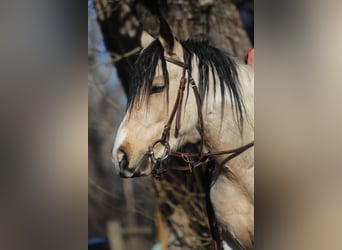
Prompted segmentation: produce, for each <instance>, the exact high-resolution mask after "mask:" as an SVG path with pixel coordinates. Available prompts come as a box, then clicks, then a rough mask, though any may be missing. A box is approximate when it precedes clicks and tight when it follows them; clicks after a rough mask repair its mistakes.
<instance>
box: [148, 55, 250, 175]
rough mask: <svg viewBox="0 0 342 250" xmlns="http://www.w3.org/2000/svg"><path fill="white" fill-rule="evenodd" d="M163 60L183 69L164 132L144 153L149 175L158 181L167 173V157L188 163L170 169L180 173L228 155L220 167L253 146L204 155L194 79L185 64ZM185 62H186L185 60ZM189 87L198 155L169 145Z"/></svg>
mask: <svg viewBox="0 0 342 250" xmlns="http://www.w3.org/2000/svg"><path fill="white" fill-rule="evenodd" d="M165 60H166V61H168V62H170V63H173V64H175V65H177V66H179V67H182V68H183V73H182V77H181V79H180V82H179V88H178V94H177V98H176V102H175V104H174V106H173V109H172V112H171V115H170V117H169V120H168V122H167V123H166V125H165V126H164V130H163V133H162V136H161V138H160V139H159V140H157V141H155V142H154V143H153V144H152V145H150V146H149V147H148V151H147V152H146V155H148V156H149V157H150V159H151V162H152V172H151V174H152V175H153V176H154V177H155V178H157V179H159V178H160V176H161V174H162V173H164V172H166V171H167V167H166V164H163V163H164V162H165V160H166V159H167V158H168V157H169V156H175V157H179V158H182V159H183V160H184V161H186V162H187V163H188V166H177V167H175V166H174V167H172V169H175V170H180V171H188V170H190V171H192V169H193V168H195V167H198V166H201V165H202V163H204V162H205V161H206V160H207V159H208V158H209V157H210V156H214V155H229V156H228V157H227V158H226V159H225V160H224V161H223V162H222V163H221V165H223V164H225V163H227V162H228V161H229V160H231V159H233V158H235V157H237V156H238V155H240V154H241V153H243V152H244V151H246V150H247V149H249V148H250V147H252V146H254V141H252V142H250V143H248V144H245V145H243V146H241V147H238V148H234V149H230V150H225V151H218V152H207V153H204V152H203V149H204V123H203V114H202V99H201V96H200V94H199V91H198V88H197V86H196V84H195V81H194V79H193V78H192V76H191V72H190V70H189V67H188V65H187V64H186V63H183V62H181V61H178V60H176V59H173V58H170V57H165ZM185 61H186V60H185ZM186 72H188V79H187V78H186ZM187 84H188V86H190V87H191V88H192V90H193V93H194V95H195V98H196V104H197V113H198V125H199V133H200V137H201V142H200V153H185V152H178V151H172V150H171V148H170V144H169V139H170V130H171V126H172V122H173V120H174V119H176V124H175V137H176V138H177V137H178V135H179V130H180V123H181V115H182V104H183V96H184V90H185V87H186V85H187ZM158 144H161V145H162V146H163V147H164V152H163V154H162V155H161V156H160V157H156V155H155V152H154V149H155V147H156V146H157V145H158ZM192 157H198V158H199V160H198V161H195V162H194V161H191V160H190V158H192Z"/></svg>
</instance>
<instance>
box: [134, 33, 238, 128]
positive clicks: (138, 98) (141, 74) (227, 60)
mask: <svg viewBox="0 0 342 250" xmlns="http://www.w3.org/2000/svg"><path fill="white" fill-rule="evenodd" d="M179 42H180V43H181V45H182V47H183V50H184V60H185V62H186V64H187V65H189V73H190V74H191V71H192V69H191V63H190V62H191V61H192V59H193V57H194V56H195V57H196V58H197V63H198V68H199V75H198V79H199V80H198V86H199V91H200V95H201V97H202V100H203V99H204V98H205V96H206V95H207V94H208V91H209V84H208V82H209V81H208V80H209V74H210V73H212V75H213V78H214V95H216V85H217V84H220V90H221V91H220V94H221V98H222V100H223V102H222V107H223V106H224V99H225V92H226V91H228V93H229V95H230V98H231V100H232V107H233V108H234V110H235V114H236V118H237V122H238V124H239V125H240V128H242V124H243V111H244V110H245V108H244V103H243V100H242V97H241V90H240V82H239V77H238V73H237V64H236V62H235V61H234V60H233V59H232V57H231V56H229V55H228V54H227V53H225V52H223V51H221V50H219V49H217V48H214V47H211V46H209V45H208V44H206V43H205V42H202V41H197V40H191V39H190V40H184V41H183V40H180V41H179ZM159 60H161V62H162V70H163V75H164V81H165V85H166V88H167V90H168V86H169V77H168V72H167V68H166V61H165V58H164V50H163V47H162V45H161V44H160V42H159V41H158V40H154V41H153V42H152V43H151V44H150V45H149V46H148V47H147V48H145V49H144V50H143V51H142V53H141V54H140V55H139V57H138V59H137V60H136V62H135V64H134V66H133V72H132V75H131V85H130V94H129V102H128V104H129V106H131V105H136V104H139V103H141V102H142V101H144V100H147V99H148V96H149V90H150V88H151V85H152V80H153V78H154V75H155V70H156V66H157V64H158V62H159ZM215 72H216V77H218V79H216V77H215ZM179 77H181V76H179ZM193 77H194V79H195V81H197V77H196V76H193ZM217 80H218V81H217ZM167 93H168V91H167ZM222 112H223V108H222ZM222 114H223V113H222Z"/></svg>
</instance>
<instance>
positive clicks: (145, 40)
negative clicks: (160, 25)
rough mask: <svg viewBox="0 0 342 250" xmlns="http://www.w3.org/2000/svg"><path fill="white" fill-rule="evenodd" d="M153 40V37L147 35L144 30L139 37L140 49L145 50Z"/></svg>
mask: <svg viewBox="0 0 342 250" xmlns="http://www.w3.org/2000/svg"><path fill="white" fill-rule="evenodd" d="M153 40H154V38H153V36H151V35H150V34H149V33H147V32H146V31H145V30H143V31H142V33H141V37H140V45H141V47H142V48H146V47H147V46H148V45H149V44H150V43H151V42H152V41H153Z"/></svg>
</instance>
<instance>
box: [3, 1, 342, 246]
mask: <svg viewBox="0 0 342 250" xmlns="http://www.w3.org/2000/svg"><path fill="white" fill-rule="evenodd" d="M122 2H126V1H120V3H122ZM148 2H152V1H144V2H143V3H142V5H144V4H147V3H148ZM157 2H159V1H157ZM162 2H164V3H165V2H166V3H167V4H168V6H169V8H168V9H166V10H163V8H161V11H162V13H163V15H164V14H165V17H166V19H167V21H169V22H170V23H171V26H173V28H176V29H177V31H176V32H177V35H178V36H179V37H183V38H187V37H188V35H187V34H189V36H194V37H198V36H197V34H199V33H201V32H202V33H203V30H202V29H201V27H202V25H201V24H202V23H201V22H200V21H199V20H197V19H195V20H196V22H194V23H196V27H195V26H194V29H191V30H190V29H189V31H188V32H185V31H182V30H183V29H185V28H183V26H182V25H178V26H175V25H174V23H173V20H174V19H175V20H178V19H184V20H187V21H186V23H188V24H189V25H190V24H191V20H188V19H191V17H194V18H195V17H196V16H197V15H196V14H192V15H187V13H188V12H189V13H193V12H192V10H189V8H188V9H186V7H182V8H176V7H174V6H170V5H169V3H170V2H172V1H162ZM179 2H182V1H179ZM184 2H185V1H184ZM189 2H190V4H191V2H193V1H189ZM216 2H217V1H195V3H196V6H195V5H190V7H191V9H193V11H194V13H195V11H198V12H201V11H203V12H204V13H212V14H213V13H214V14H213V15H210V16H211V17H212V18H214V17H216V16H217V17H219V16H221V14H220V13H221V12H227V11H229V10H230V8H228V7H224V8H223V7H222V6H220V7H222V8H219V10H217V8H216V9H215V7H214V6H215V5H216ZM218 2H220V1H218ZM225 2H228V4H232V2H229V1H225ZM87 3H88V4H87V9H86V5H85V1H63V0H60V1H52V0H44V1H43V0H28V1H19V0H13V1H3V3H2V8H1V9H0V14H1V15H0V32H1V39H0V53H1V57H0V64H1V67H0V73H1V74H0V87H1V91H0V103H1V105H0V112H1V123H0V138H1V142H2V143H1V147H0V153H1V168H0V169H1V174H0V187H1V188H0V197H1V206H0V221H1V223H0V249H7V250H12V249H13V250H22V249H35V250H36V249H49V250H60V249H63V250H68V249H70V250H71V249H72V250H75V249H80V250H83V249H86V248H87V247H88V241H87V239H91V238H92V239H94V240H93V242H90V243H94V245H96V242H97V243H101V242H102V244H103V247H105V242H104V241H103V239H99V238H93V237H98V236H100V237H103V238H107V240H108V235H109V234H108V233H107V231H108V229H107V227H108V228H114V229H115V228H118V227H120V228H121V229H122V231H124V229H125V228H127V226H126V225H128V222H127V221H128V219H126V218H127V217H128V214H134V218H135V222H136V224H134V225H136V226H137V227H139V230H140V231H139V233H140V235H142V234H143V233H142V231H141V227H144V226H146V225H147V227H148V228H149V229H147V230H146V231H145V235H150V236H149V238H148V237H145V236H144V237H143V238H146V239H148V242H146V244H144V245H143V244H141V248H143V247H146V248H150V247H151V246H153V245H154V244H155V243H156V242H159V236H158V233H157V232H158V230H156V228H158V227H157V226H156V225H160V223H159V224H158V223H156V222H155V221H159V222H160V220H158V218H160V216H158V215H156V212H158V211H160V205H159V202H158V200H157V202H149V201H150V199H151V200H152V199H155V198H158V197H157V196H155V195H153V196H152V195H151V196H148V195H145V194H146V192H145V190H144V192H143V193H144V196H143V199H142V201H143V202H142V203H143V204H144V206H146V207H147V208H146V209H145V208H144V209H145V210H141V209H136V213H133V212H132V213H129V212H127V211H132V210H134V209H130V208H129V206H128V205H127V204H128V203H127V202H126V198H125V197H126V195H125V191H124V190H125V188H124V184H123V183H122V182H121V180H120V179H118V178H117V179H116V176H115V175H114V173H113V172H112V170H111V169H112V167H111V166H110V165H106V166H105V164H102V163H100V164H99V163H94V162H95V159H96V157H94V155H102V156H103V157H102V156H101V157H98V158H97V159H101V161H107V164H110V160H109V155H110V144H111V143H112V141H111V140H113V136H114V134H115V128H114V126H116V124H117V122H116V121H115V119H113V120H112V118H108V123H107V122H106V119H105V118H104V119H100V120H98V119H96V121H95V122H94V120H95V119H92V118H91V117H90V115H88V111H89V113H91V112H93V111H90V109H92V108H90V105H89V104H88V97H89V103H93V101H94V102H95V103H96V102H97V103H101V102H103V101H99V100H100V99H101V98H102V97H101V98H98V101H96V97H95V95H99V96H103V94H102V92H103V93H106V94H105V96H106V95H108V96H109V97H110V99H111V100H112V99H113V97H114V96H116V92H112V88H110V89H109V92H106V91H107V90H108V89H107V88H106V87H105V85H106V84H108V85H110V84H115V82H114V80H113V82H107V83H106V84H105V83H104V82H98V83H99V84H101V85H100V86H101V88H99V90H101V91H102V92H100V91H99V90H96V89H95V88H96V87H95V86H93V82H92V79H99V78H100V79H101V77H103V79H106V78H107V77H108V75H109V74H112V73H110V72H112V71H113V70H114V69H113V68H114V67H115V69H116V71H117V74H118V75H120V71H121V70H119V65H118V63H116V64H115V66H114V64H113V63H109V64H108V65H109V66H110V69H109V70H107V69H108V68H105V70H103V72H104V74H102V73H101V74H97V77H98V78H95V77H93V76H92V73H91V70H90V69H91V68H96V66H94V65H95V64H94V63H93V62H94V60H93V59H91V58H92V57H93V58H97V59H96V60H103V61H106V60H107V59H106V58H105V57H102V59H101V58H100V57H99V55H102V52H103V50H104V52H105V53H107V51H111V50H109V49H108V48H109V47H108V45H106V38H105V35H104V34H106V33H107V34H110V33H108V32H103V31H102V29H103V28H101V25H100V21H99V19H98V13H97V10H96V6H95V5H94V3H91V4H89V1H88V2H87ZM117 3H119V1H112V2H111V4H112V5H106V4H100V6H109V10H116V9H118V8H117V7H116V6H118V5H117ZM133 3H134V1H130V2H128V1H127V4H128V5H129V6H131V4H133ZM205 3H209V6H210V4H211V3H213V5H212V6H213V7H212V8H209V9H208V8H205V7H204V6H203V4H204V5H205ZM200 4H202V5H200ZM341 4H342V2H341V1H339V0H327V1H318V0H316V1H315V0H310V1H308V0H302V1H258V2H255V6H254V7H255V18H254V20H255V36H254V39H255V47H256V52H255V53H256V54H255V55H256V57H255V58H256V64H255V72H256V74H255V86H256V87H255V94H256V95H255V96H256V97H255V117H256V133H255V137H256V138H255V139H256V147H255V160H256V168H257V169H256V172H255V173H256V176H255V189H256V204H255V219H256V249H270V250H274V249H277V250H282V249H299V250H302V249H311V250H313V249H336V250H340V249H341V235H342V214H341V211H342V195H341V190H342V186H341V176H342V167H341V166H342V165H341V149H342V133H341V128H342V116H341V107H342V98H341V93H342V84H341V68H342V56H341V51H342V29H341V27H342V15H341V9H342V6H341ZM138 6H141V5H136V7H137V9H138ZM157 6H159V4H158V5H157ZM198 6H202V7H201V8H200V10H198ZM233 6H235V7H234V8H235V9H239V8H240V6H239V4H238V3H236V5H233ZM139 8H140V7H139ZM174 9H175V10H177V9H181V10H182V9H184V12H185V11H186V13H181V14H180V15H175V16H173V15H171V11H172V10H174ZM94 10H95V11H94ZM91 11H94V12H93V13H94V14H90V13H89V12H91ZM128 12H130V11H128ZM136 12H138V11H136ZM169 12H170V15H168V13H169ZM100 13H103V14H104V15H105V14H106V13H107V12H105V11H100ZM110 13H111V12H110ZM233 13H237V12H233ZM106 15H107V14H106ZM115 16H117V17H119V15H114V17H115ZM213 16H214V17H213ZM223 16H227V18H228V17H230V16H228V15H223ZM233 16H234V17H236V16H235V15H233ZM242 16H243V15H242V13H241V12H240V17H241V18H242ZM121 17H122V18H123V19H124V20H129V18H128V17H126V15H122V16H121ZM91 18H93V19H91ZM143 19H144V20H145V18H139V19H138V20H139V21H141V20H143ZM91 20H95V22H93V23H95V24H96V23H97V25H99V30H100V33H101V35H100V36H102V38H100V37H98V36H97V35H96V36H95V37H97V38H98V39H99V40H102V39H103V42H104V44H105V45H104V47H102V48H101V47H100V48H99V50H100V51H101V53H91V52H90V49H89V47H90V46H89V44H90V41H91V40H92V39H90V37H92V35H91V32H90V30H92V31H94V30H95V29H96V28H91V23H92V22H91ZM104 20H105V19H104ZM208 20H211V19H208ZM234 20H239V18H237V19H234ZM86 23H87V24H88V25H87V27H86ZM117 23H118V22H114V21H113V22H110V24H111V25H113V26H114V27H116V25H117ZM152 23H153V22H152ZM223 23H224V24H225V25H221V26H216V25H213V26H210V29H211V30H213V31H215V27H220V32H223V31H222V30H223V29H224V28H225V27H227V26H229V21H228V20H226V21H224V22H223ZM226 24H227V25H226ZM108 25H109V24H108ZM145 25H146V24H144V26H145ZM127 26H128V28H129V27H132V26H134V25H131V24H129V23H127ZM146 26H148V25H146ZM109 27H110V25H109ZM151 27H152V26H151ZM177 27H178V28H177ZM184 27H187V26H184ZM233 27H236V29H237V30H236V31H237V35H234V36H227V40H228V37H233V38H234V37H239V39H240V37H241V36H240V34H243V36H244V37H245V38H246V39H242V38H241V44H244V45H241V51H240V50H238V52H237V53H241V55H242V54H243V51H244V49H245V47H246V48H247V47H248V48H249V47H250V46H251V45H252V44H253V40H252V39H250V38H249V37H250V36H248V38H247V35H246V33H245V31H246V30H247V28H246V29H240V28H238V27H241V26H239V25H238V24H236V25H235V24H234V25H233ZM229 28H230V30H234V29H231V27H230V26H229ZM113 30H117V28H115V29H113ZM122 30H126V29H122ZM152 31H153V30H152ZM152 31H151V32H152ZM190 31H191V33H190ZM178 32H179V33H178ZM197 32H199V33H197ZM220 32H216V34H217V33H220ZM214 33H215V32H214ZM211 34H212V33H210V32H206V34H204V35H203V34H202V35H203V36H204V37H209V39H210V41H211V42H212V43H213V44H214V43H215V41H214V37H215V36H214V35H213V36H212V38H211V37H210V35H211ZM247 34H248V32H247ZM118 37H119V36H113V38H112V41H113V44H114V42H115V41H120V39H119V38H118ZM97 38H96V39H97ZM221 38H222V37H221ZM211 39H213V40H211ZM86 41H88V44H87V45H88V46H87V47H88V49H86ZM124 41H126V40H124ZM221 41H223V42H221V43H218V45H217V46H218V47H221V48H224V49H226V47H225V46H227V47H228V46H231V45H230V42H229V41H226V40H224V39H223V40H221ZM245 42H246V44H245ZM124 44H129V43H128V42H127V43H126V42H125V43H124ZM237 47H240V46H237ZM104 48H105V49H104ZM134 48H135V46H134V44H133V45H132V47H131V48H129V49H128V50H124V51H121V52H120V51H119V52H118V54H121V55H123V54H124V52H128V51H131V50H132V49H134ZM227 50H229V48H227ZM239 51H240V52H239ZM122 52H123V53H122ZM91 54H93V56H91ZM233 54H235V53H233ZM236 55H239V56H238V57H239V58H242V57H240V54H236ZM107 58H111V60H113V58H112V57H111V54H109V55H108V56H107ZM101 65H103V64H101ZM95 75H96V74H95ZM113 75H114V74H113ZM86 76H88V77H87V78H88V79H87V78H86ZM104 76H106V77H104ZM111 77H112V79H119V80H120V84H119V86H122V85H123V82H124V80H122V79H124V78H123V77H121V76H119V77H114V76H111ZM119 88H121V87H119ZM91 89H93V90H94V91H93V90H91ZM122 89H123V92H124V89H125V88H124V87H122ZM118 91H119V90H118ZM91 92H93V93H92V94H91ZM95 93H96V94H95ZM88 95H89V96H88ZM90 95H94V97H91V96H90ZM119 96H120V95H119ZM121 98H122V97H121V96H120V98H119V100H121ZM123 99H124V98H123ZM113 100H115V102H117V101H118V100H117V99H113ZM122 101H123V102H124V100H122ZM120 102H121V101H119V103H120ZM109 106H113V105H111V104H110V105H109ZM94 110H98V111H96V112H95V113H96V115H98V116H100V115H103V114H105V113H106V112H108V113H110V114H111V115H113V116H119V115H120V114H119V112H118V111H117V110H116V109H114V108H112V107H110V108H108V109H106V108H101V109H95V108H94ZM100 110H102V111H100ZM106 110H107V111H106ZM108 110H112V111H108ZM88 116H89V117H88ZM108 117H109V116H108ZM88 118H89V119H88ZM88 120H89V123H88ZM94 123H99V124H100V127H103V129H96V130H98V131H97V132H96V133H98V134H99V135H98V136H96V137H99V138H100V137H101V136H105V135H106V138H107V139H106V140H108V141H107V144H106V143H104V141H105V140H103V141H101V140H100V139H99V140H98V141H99V145H101V146H100V147H99V148H102V149H101V150H102V151H101V153H94V152H92V153H91V152H90V151H92V150H94V151H95V150H96V149H94V148H96V147H93V146H91V145H88V143H87V142H88V135H89V137H91V133H93V132H91V131H89V129H88V126H89V128H92V127H94ZM106 124H109V125H108V126H113V129H107V128H106V126H107V125H106ZM95 127H96V126H95ZM90 130H91V129H90ZM100 131H101V132H100ZM102 131H108V132H102ZM96 133H95V132H94V134H96ZM96 137H95V138H96ZM96 140H97V139H91V138H89V144H93V143H90V141H95V142H96ZM95 144H96V143H95ZM104 145H107V146H104ZM87 146H89V152H88V147H87ZM99 152H100V150H99ZM88 156H89V159H88ZM107 156H108V158H107ZM88 160H89V168H90V167H91V166H93V167H94V166H96V165H98V166H103V167H102V168H103V169H104V171H107V172H106V174H105V175H104V174H101V170H100V171H98V173H96V171H97V170H95V169H89V168H88ZM88 170H89V175H88ZM104 171H103V172H104ZM99 176H100V177H99ZM101 176H102V177H101ZM104 176H108V180H107V181H106V183H107V184H105V183H102V180H101V179H106V178H107V177H104ZM90 177H91V178H90ZM110 178H113V179H111V180H109V179H110ZM136 181H138V180H135V183H136ZM145 182H146V183H147V184H146V186H144V188H145V187H146V188H147V191H149V190H150V188H151V185H152V184H151V183H153V182H152V181H149V180H147V181H145ZM93 184H94V185H93ZM134 185H135V184H134ZM137 185H138V184H137ZM127 186H128V187H129V186H130V185H127ZM179 186H180V187H181V185H179ZM88 189H89V192H88ZM136 189H137V188H136V187H135V188H134V187H133V190H134V192H133V193H134V202H136V201H137V200H138V198H137V196H138V194H139V192H137V190H136ZM91 190H93V191H91ZM114 190H115V192H114ZM126 190H127V189H126ZM193 190H195V189H193ZM108 191H109V192H108ZM128 191H129V188H128ZM138 191H139V190H138ZM195 191H196V190H195ZM91 192H94V193H95V195H94V196H95V197H94V198H90V197H89V196H91V194H90V193H91ZM153 192H154V194H155V190H153ZM120 193H123V195H122V194H121V195H120ZM117 194H118V195H117ZM118 196H119V197H118ZM120 196H121V197H120ZM97 197H100V198H99V199H101V201H99V202H95V199H97ZM127 197H129V192H128V195H127ZM88 198H89V199H88ZM106 199H107V200H109V202H108V201H106ZM146 199H148V202H146ZM193 200H194V199H193ZM89 204H93V205H92V206H93V208H91V206H90V205H89ZM197 204H202V203H197ZM109 206H114V208H109ZM149 206H151V207H149ZM162 207H163V206H162ZM88 208H89V213H88ZM121 208H123V209H124V212H122V213H120V212H119V211H122V210H121ZM166 208H168V207H166ZM101 209H103V210H106V211H107V212H103V213H102V212H93V211H96V210H101ZM146 210H149V211H150V214H149V215H148V216H146V215H145V214H144V215H143V216H141V217H140V214H141V213H140V211H146ZM113 211H114V212H113ZM138 211H139V212H138ZM167 211H170V210H168V209H166V210H164V214H165V212H167ZM179 211H181V210H179ZM200 211H201V210H199V212H200ZM90 214H93V218H95V219H94V220H93V221H94V222H91V221H92V219H91V218H90V217H89V215H90ZM199 215H200V214H199ZM96 216H97V217H98V218H96ZM120 216H121V217H120ZM149 216H150V219H147V218H148V217H149ZM143 218H144V219H143ZM197 218H201V217H200V216H197ZM125 220H127V221H125ZM88 221H89V224H88ZM108 221H109V222H113V223H112V224H111V225H112V226H108ZM135 222H134V223H135ZM118 223H119V224H118ZM91 224H93V225H94V226H91ZM205 224H206V223H205ZM95 225H100V226H98V227H97V226H95ZM118 225H119V226H118ZM88 226H89V230H88ZM96 228H97V229H96ZM151 228H152V229H151ZM203 231H204V232H205V228H203ZM123 235H126V236H125V237H127V236H128V235H135V236H134V237H138V240H137V241H139V240H141V239H139V237H142V236H139V234H138V233H137V232H136V231H135V232H132V231H126V232H123ZM151 235H152V236H151ZM90 237H91V238H90ZM140 242H141V241H140ZM107 247H108V242H107ZM127 249H129V248H127Z"/></svg>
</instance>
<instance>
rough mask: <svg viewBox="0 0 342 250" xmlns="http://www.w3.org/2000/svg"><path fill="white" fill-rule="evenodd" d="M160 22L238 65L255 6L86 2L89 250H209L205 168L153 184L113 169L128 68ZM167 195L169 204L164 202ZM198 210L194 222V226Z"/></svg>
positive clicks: (250, 35)
mask: <svg viewBox="0 0 342 250" xmlns="http://www.w3.org/2000/svg"><path fill="white" fill-rule="evenodd" d="M159 16H163V17H164V18H165V19H166V20H167V21H168V22H169V24H170V26H171V27H172V28H173V32H174V34H175V35H176V36H177V37H179V38H182V39H187V38H198V39H202V40H206V41H208V42H209V43H210V44H211V45H213V46H216V47H218V48H221V49H223V50H225V51H227V52H229V53H230V54H232V55H233V56H235V57H238V58H239V59H240V60H243V58H244V54H245V52H246V51H247V50H248V49H250V48H251V47H252V46H253V43H254V3H253V1H249V0H246V1H243V0H236V1H223V0H222V1H221V0H220V1H111V0H91V1H90V0H89V1H88V105H89V106H88V109H89V117H88V119H89V120H88V122H89V127H88V136H89V140H88V153H89V156H88V160H89V165H88V167H89V187H88V190H89V194H88V195H89V212H88V216H89V228H88V237H89V247H92V248H94V247H96V246H101V247H107V248H108V249H109V248H110V249H116V250H121V249H132V250H135V249H139V250H145V249H146V250H148V249H152V248H153V247H154V248H153V249H162V247H164V248H163V249H166V248H167V249H210V248H211V247H212V239H211V237H210V233H209V229H208V225H207V224H208V222H207V218H206V212H205V192H204V189H203V187H202V186H201V185H203V184H196V182H197V183H198V182H200V183H201V181H203V180H202V179H203V178H204V176H205V168H203V169H201V170H200V171H197V173H194V175H195V176H197V177H193V175H192V174H189V173H186V174H184V173H172V172H171V173H168V174H167V176H164V177H163V179H164V180H163V181H157V182H156V181H155V180H153V179H152V178H151V177H144V178H136V179H121V178H120V177H119V176H118V175H116V173H114V168H113V165H112V162H111V153H110V152H111V149H112V146H113V141H114V136H115V133H116V130H117V128H118V125H119V123H120V121H121V119H122V117H123V114H124V112H125V105H126V101H127V93H128V89H129V84H130V82H129V75H130V71H131V67H132V64H133V62H134V61H135V59H136V57H137V54H138V53H139V51H140V48H139V39H140V33H141V30H142V29H145V30H147V31H148V32H150V33H151V34H153V35H157V34H158V30H159V20H158V19H159ZM191 147H194V145H189V148H191ZM196 178H197V179H196ZM174 183H176V186H174V185H175V184H174ZM196 185H197V186H198V187H197V186H196ZM180 187H181V188H183V189H181V188H180ZM165 190H168V191H167V194H166V197H164V198H161V197H162V196H163V195H162V194H164V193H165ZM190 196H191V197H192V199H193V201H189V197H190ZM169 204H172V205H171V206H170V205H169ZM196 209H197V210H199V212H198V214H197V216H198V218H197V219H198V222H195V221H191V220H192V219H191V217H194V214H195V212H194V210H196ZM195 215H196V214H195Z"/></svg>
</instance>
